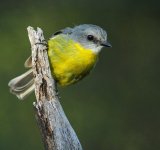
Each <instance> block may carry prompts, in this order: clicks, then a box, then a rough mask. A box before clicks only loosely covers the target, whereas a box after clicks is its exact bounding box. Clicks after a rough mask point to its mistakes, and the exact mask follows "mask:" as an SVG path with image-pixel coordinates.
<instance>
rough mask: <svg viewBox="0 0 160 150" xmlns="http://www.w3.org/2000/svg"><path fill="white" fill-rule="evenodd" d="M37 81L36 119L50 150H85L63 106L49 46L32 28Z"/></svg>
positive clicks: (33, 57) (31, 41)
mask: <svg viewBox="0 0 160 150" xmlns="http://www.w3.org/2000/svg"><path fill="white" fill-rule="evenodd" d="M27 30H28V36H29V40H30V43H31V49H32V67H33V74H34V77H35V95H36V99H37V102H35V103H34V107H35V113H36V119H37V120H38V124H39V127H40V130H41V135H42V139H43V143H44V146H45V149H46V150H82V146H81V144H80V142H79V140H78V137H77V135H76V133H75V132H74V130H73V128H72V126H71V124H70V123H69V121H68V119H67V117H66V115H65V113H64V111H63V108H62V106H61V104H60V102H59V97H58V91H57V87H56V82H55V80H54V79H53V77H52V75H51V71H50V66H49V60H48V55H47V48H48V47H47V42H46V41H45V39H44V36H43V31H42V30H41V29H40V28H37V30H34V29H33V28H32V27H28V28H27Z"/></svg>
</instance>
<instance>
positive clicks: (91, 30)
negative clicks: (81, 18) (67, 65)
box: [53, 24, 111, 53]
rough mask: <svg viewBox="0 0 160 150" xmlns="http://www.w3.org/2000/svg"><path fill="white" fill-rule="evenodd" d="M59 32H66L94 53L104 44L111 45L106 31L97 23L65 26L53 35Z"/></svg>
mask: <svg viewBox="0 0 160 150" xmlns="http://www.w3.org/2000/svg"><path fill="white" fill-rule="evenodd" d="M61 33H62V34H66V35H67V36H68V37H69V38H72V39H73V40H75V41H76V42H78V43H80V44H81V45H82V46H84V47H85V48H87V49H91V50H92V51H93V52H95V53H99V52H100V51H101V49H102V48H103V47H104V46H105V47H111V44H110V43H109V42H108V41H107V33H106V31H105V30H103V29H102V28H101V27H99V26H97V25H92V24H83V25H79V26H75V27H74V28H69V27H67V28H65V29H63V30H61V31H58V32H56V33H55V34H54V35H53V36H55V35H58V34H61Z"/></svg>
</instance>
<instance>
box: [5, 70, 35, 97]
mask: <svg viewBox="0 0 160 150" xmlns="http://www.w3.org/2000/svg"><path fill="white" fill-rule="evenodd" d="M8 86H9V87H10V92H11V93H13V94H15V95H16V96H17V97H18V98H19V99H20V100H23V99H24V98H25V97H26V96H28V95H29V94H30V93H31V92H32V91H33V90H34V79H33V72H32V69H30V70H28V71H27V72H25V73H24V74H22V75H20V76H18V77H16V78H14V79H12V80H11V81H10V82H9V83H8Z"/></svg>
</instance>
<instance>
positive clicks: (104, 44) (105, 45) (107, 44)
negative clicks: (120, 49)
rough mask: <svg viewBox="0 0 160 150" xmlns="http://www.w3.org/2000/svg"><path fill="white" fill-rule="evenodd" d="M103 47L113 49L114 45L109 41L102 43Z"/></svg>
mask: <svg viewBox="0 0 160 150" xmlns="http://www.w3.org/2000/svg"><path fill="white" fill-rule="evenodd" d="M101 45H102V46H104V47H112V45H111V44H110V43H109V42H107V41H106V42H102V43H101Z"/></svg>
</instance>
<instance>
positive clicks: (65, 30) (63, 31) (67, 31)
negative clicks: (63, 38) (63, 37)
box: [51, 27, 73, 38]
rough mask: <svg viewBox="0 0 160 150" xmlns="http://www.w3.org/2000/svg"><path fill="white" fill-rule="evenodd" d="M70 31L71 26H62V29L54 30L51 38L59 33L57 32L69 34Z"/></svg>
mask: <svg viewBox="0 0 160 150" xmlns="http://www.w3.org/2000/svg"><path fill="white" fill-rule="evenodd" d="M72 31H73V29H72V28H70V27H67V28H64V29H62V30H59V31H57V32H55V33H54V34H53V35H52V36H51V38H53V37H55V36H56V35H59V34H71V33H72Z"/></svg>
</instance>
